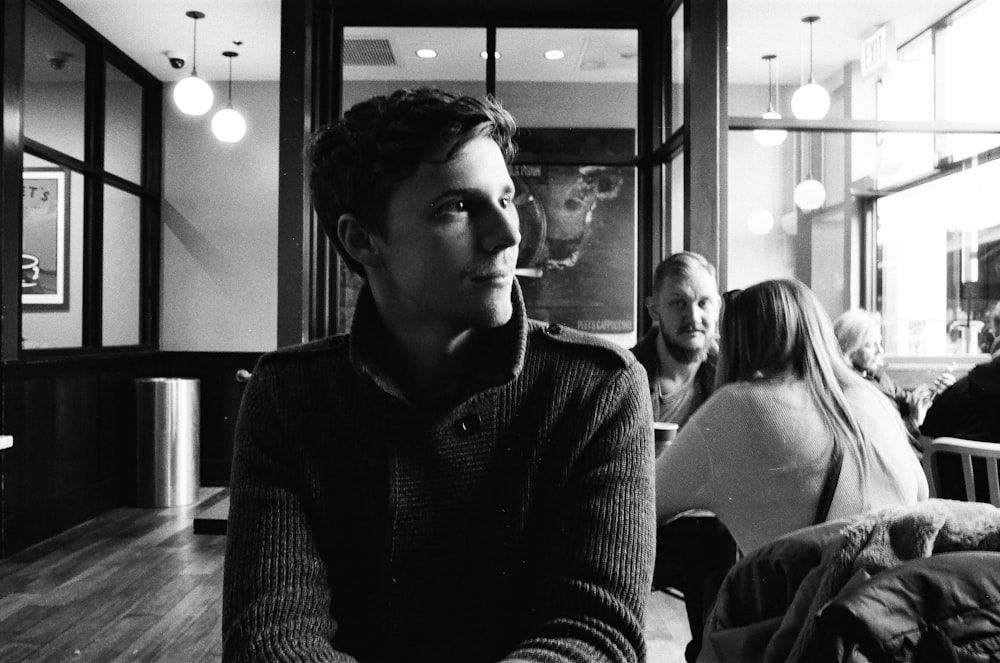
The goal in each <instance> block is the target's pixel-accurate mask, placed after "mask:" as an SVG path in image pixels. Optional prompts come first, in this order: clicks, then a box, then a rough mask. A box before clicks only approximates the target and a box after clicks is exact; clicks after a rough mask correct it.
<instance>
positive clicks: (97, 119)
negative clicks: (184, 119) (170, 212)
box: [21, 2, 160, 351]
mask: <svg viewBox="0 0 1000 663" xmlns="http://www.w3.org/2000/svg"><path fill="white" fill-rule="evenodd" d="M25 44H26V47H25V64H24V79H25V83H24V87H25V103H24V128H25V130H24V137H25V138H24V161H23V169H24V181H25V186H24V195H23V205H22V211H23V214H22V233H21V235H22V271H21V309H22V310H21V350H25V351H34V350H54V349H61V350H66V349H80V348H86V349H89V350H93V349H95V348H106V347H112V346H126V347H136V346H149V345H155V344H156V342H157V338H156V331H155V330H156V329H157V327H158V325H156V324H155V320H154V319H153V317H152V316H154V315H155V314H154V311H155V309H156V307H155V302H156V301H157V296H156V293H155V290H156V285H157V284H155V283H153V282H152V281H151V279H152V278H153V277H152V276H144V275H147V274H148V275H152V274H155V273H156V270H143V269H142V268H141V265H142V264H144V261H151V262H155V261H156V260H158V246H157V245H156V244H157V243H154V242H153V241H151V239H150V238H157V237H158V233H155V232H144V230H143V229H144V228H152V227H154V226H155V224H156V223H158V212H159V198H160V194H159V168H158V166H157V165H156V161H155V160H151V159H149V155H150V153H151V150H154V149H155V146H157V145H158V142H159V135H160V133H159V132H160V129H159V126H158V125H159V121H158V118H159V106H160V92H159V90H160V84H159V83H158V81H156V80H155V79H154V78H153V77H152V76H151V75H149V74H148V73H147V72H145V71H143V70H142V69H140V68H139V67H138V66H137V65H136V64H135V63H133V62H132V61H131V60H129V59H127V58H126V56H124V55H123V54H122V53H121V52H120V51H118V50H117V49H116V48H115V47H113V46H112V45H111V44H109V43H107V42H106V41H105V40H104V39H103V38H102V37H100V36H99V35H97V34H96V33H95V32H93V31H92V30H90V28H88V27H87V26H86V25H84V24H81V23H79V22H78V21H77V20H76V19H75V18H73V17H72V16H69V15H63V14H62V13H61V12H60V10H59V8H58V6H56V5H53V4H50V3H44V4H42V3H38V4H34V3H31V2H29V3H28V4H27V6H26V13H25ZM88 57H91V58H97V59H98V60H99V61H100V62H101V63H102V65H103V66H102V67H96V68H95V67H93V66H88V62H87V59H88ZM90 64H92V63H90ZM85 109H90V110H89V111H87V112H85ZM151 116H152V117H155V118H157V119H156V120H155V121H150V117H151ZM147 168H149V169H150V170H152V171H154V172H145V170H146V169H147ZM33 193H38V194H39V197H36V198H32V197H31V195H30V194H33ZM43 198H44V200H43ZM85 201H89V202H88V203H87V204H85Z"/></svg>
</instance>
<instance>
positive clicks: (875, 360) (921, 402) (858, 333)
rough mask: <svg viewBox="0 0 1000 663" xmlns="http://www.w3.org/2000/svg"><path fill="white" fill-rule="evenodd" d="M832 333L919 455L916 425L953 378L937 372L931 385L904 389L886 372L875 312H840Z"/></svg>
mask: <svg viewBox="0 0 1000 663" xmlns="http://www.w3.org/2000/svg"><path fill="white" fill-rule="evenodd" d="M833 333H834V334H835V335H836V336H837V343H838V344H839V345H840V350H841V352H843V353H844V357H846V358H847V362H848V363H849V364H851V366H852V367H853V368H854V370H855V371H857V372H858V374H859V375H860V376H861V377H863V378H864V379H866V380H868V381H869V382H871V384H872V385H874V386H875V387H876V388H877V389H878V390H879V391H881V392H882V393H883V394H885V396H886V397H888V398H889V399H890V400H891V401H892V403H893V405H895V407H896V409H897V410H898V411H899V416H900V417H901V418H902V421H903V426H904V427H905V428H906V434H907V436H908V438H909V440H910V445H911V446H912V447H913V448H914V450H916V451H917V453H918V454H919V453H923V449H922V447H921V444H920V425H921V424H923V423H924V416H925V415H926V414H927V408H929V407H930V406H931V402H932V401H933V400H934V397H935V396H937V395H938V394H939V393H941V392H942V391H944V390H945V389H947V388H948V387H950V386H951V385H953V384H955V376H954V375H952V374H951V373H949V372H945V373H941V374H940V375H938V376H937V378H935V380H934V382H933V383H931V384H921V385H918V386H917V387H915V388H913V389H904V388H903V387H900V386H899V385H897V384H896V382H895V380H893V379H892V377H890V376H889V374H888V373H887V372H886V370H885V369H886V364H885V350H884V349H883V348H882V318H881V317H880V316H879V314H878V313H873V312H871V311H866V310H864V309H860V308H856V309H851V310H849V311H844V312H843V313H841V314H840V315H839V316H837V319H836V320H834V321H833Z"/></svg>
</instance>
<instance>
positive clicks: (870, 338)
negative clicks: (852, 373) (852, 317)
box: [851, 329, 885, 375]
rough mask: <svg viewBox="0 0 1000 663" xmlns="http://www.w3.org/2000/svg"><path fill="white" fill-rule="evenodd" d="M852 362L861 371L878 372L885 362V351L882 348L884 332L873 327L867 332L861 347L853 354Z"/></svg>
mask: <svg viewBox="0 0 1000 663" xmlns="http://www.w3.org/2000/svg"><path fill="white" fill-rule="evenodd" d="M851 363H852V364H854V367H855V368H856V369H858V370H859V371H868V372H869V373H871V374H873V375H874V374H876V373H878V372H879V370H880V369H881V368H882V365H883V364H884V363H885V351H884V350H883V349H882V332H880V331H878V330H877V329H873V330H871V331H869V332H868V333H867V334H865V341H864V343H862V344H861V347H860V348H858V349H857V350H855V351H854V354H853V355H851Z"/></svg>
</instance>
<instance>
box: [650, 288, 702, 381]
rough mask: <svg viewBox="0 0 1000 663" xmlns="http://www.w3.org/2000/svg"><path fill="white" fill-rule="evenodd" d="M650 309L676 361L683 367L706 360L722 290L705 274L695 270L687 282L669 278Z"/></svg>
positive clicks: (652, 301)
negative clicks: (683, 365)
mask: <svg viewBox="0 0 1000 663" xmlns="http://www.w3.org/2000/svg"><path fill="white" fill-rule="evenodd" d="M647 309H648V310H649V314H650V316H651V317H652V318H653V319H654V320H656V321H657V322H658V323H659V325H660V336H661V337H662V338H663V343H664V345H665V346H666V348H667V351H668V352H670V354H671V356H673V358H674V359H676V360H677V361H679V362H681V363H682V364H692V363H695V362H701V361H704V360H705V357H706V356H707V355H708V351H709V349H710V348H711V346H712V343H713V342H714V339H715V335H716V329H717V327H718V323H719V290H718V288H717V287H716V285H715V281H714V280H712V277H711V276H709V275H708V273H707V272H706V271H704V270H702V269H696V270H693V272H692V274H691V275H690V276H689V277H687V278H683V277H678V276H668V277H667V278H666V279H665V280H664V281H663V287H662V288H661V289H660V292H659V295H658V296H656V297H655V298H651V299H650V301H649V303H648V304H647Z"/></svg>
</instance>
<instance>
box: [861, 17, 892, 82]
mask: <svg viewBox="0 0 1000 663" xmlns="http://www.w3.org/2000/svg"><path fill="white" fill-rule="evenodd" d="M895 59H896V35H895V30H893V28H892V24H891V23H886V24H885V25H883V26H881V27H880V28H878V29H877V30H876V31H875V32H873V33H872V34H871V35H869V36H868V37H866V38H865V40H864V41H863V42H861V75H862V76H868V75H869V74H873V73H875V72H877V71H881V70H882V69H885V68H886V67H887V66H888V65H889V64H890V63H891V62H893V61H895Z"/></svg>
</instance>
